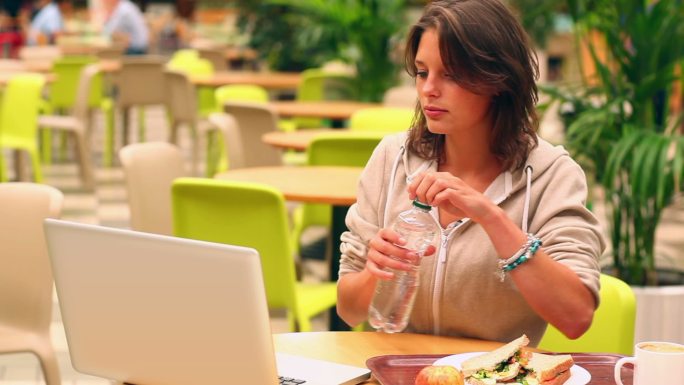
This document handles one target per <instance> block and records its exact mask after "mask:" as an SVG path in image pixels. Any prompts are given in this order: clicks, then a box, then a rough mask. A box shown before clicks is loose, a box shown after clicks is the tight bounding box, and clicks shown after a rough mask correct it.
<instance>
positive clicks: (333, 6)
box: [269, 0, 406, 101]
mask: <svg viewBox="0 0 684 385" xmlns="http://www.w3.org/2000/svg"><path fill="white" fill-rule="evenodd" d="M269 3H271V4H279V5H284V6H287V7H289V9H290V10H291V11H292V12H295V13H296V14H298V15H299V17H303V18H304V19H305V20H306V22H304V23H302V24H301V25H299V26H298V27H297V28H298V33H300V34H302V35H303V36H306V37H308V39H309V40H308V41H309V43H310V44H312V45H313V46H314V47H319V48H320V45H319V44H317V43H316V39H319V40H325V41H326V42H328V44H330V45H332V47H334V48H335V49H336V52H337V55H338V58H340V59H343V60H345V61H347V62H349V63H351V64H352V65H353V66H354V67H355V68H356V74H357V75H356V78H355V79H354V81H353V86H354V88H355V90H356V93H357V95H358V98H359V99H361V100H367V101H380V100H381V99H382V96H383V94H384V92H385V91H386V90H387V89H388V88H390V87H392V86H393V85H395V84H396V82H397V77H398V74H399V68H400V64H401V59H400V58H398V56H400V55H398V49H397V48H399V46H400V44H401V42H402V40H403V39H402V36H401V35H402V32H403V28H404V27H405V26H406V19H405V8H406V0H270V1H269Z"/></svg>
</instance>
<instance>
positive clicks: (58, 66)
mask: <svg viewBox="0 0 684 385" xmlns="http://www.w3.org/2000/svg"><path fill="white" fill-rule="evenodd" d="M97 60H98V59H97V57H95V56H66V57H63V58H60V59H58V60H56V61H55V62H54V64H53V66H52V72H53V73H54V74H55V77H56V78H55V81H54V82H52V83H50V84H49V91H50V92H49V97H48V101H47V104H46V106H45V107H46V108H45V113H46V114H55V113H58V114H60V115H68V114H69V113H70V112H71V110H72V109H73V108H74V105H75V103H76V91H77V89H78V84H79V82H80V79H81V75H82V72H83V69H84V68H85V66H87V65H89V64H93V63H96V62H97ZM112 106H113V102H112V100H111V99H109V98H106V97H105V96H104V89H103V83H102V76H101V75H100V74H98V75H97V76H95V77H94V78H93V79H92V80H91V84H90V93H89V95H88V109H89V110H93V109H100V110H102V111H103V112H104V113H105V114H106V116H107V120H106V121H107V124H113V113H114V112H113V109H112ZM111 129H112V128H110V127H108V128H107V130H111ZM42 140H43V147H42V155H43V162H44V163H45V164H49V162H50V160H51V157H52V156H51V152H52V148H51V146H50V144H51V139H50V131H47V130H46V131H43V133H42ZM63 148H64V147H63Z"/></svg>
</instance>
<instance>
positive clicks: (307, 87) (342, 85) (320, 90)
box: [281, 68, 354, 129]
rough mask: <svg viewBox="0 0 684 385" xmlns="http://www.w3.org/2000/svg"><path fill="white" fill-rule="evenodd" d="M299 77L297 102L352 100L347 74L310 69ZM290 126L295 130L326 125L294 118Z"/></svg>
mask: <svg viewBox="0 0 684 385" xmlns="http://www.w3.org/2000/svg"><path fill="white" fill-rule="evenodd" d="M301 77H302V80H301V82H300V83H299V87H297V96H296V99H297V100H298V101H316V100H347V99H351V100H353V99H354V92H353V90H352V88H351V82H350V75H349V74H346V73H338V72H330V71H325V70H323V69H320V68H310V69H307V70H304V71H302V74H301ZM292 124H293V125H294V128H296V129H300V128H319V127H324V126H326V125H327V123H326V122H325V121H323V120H322V119H317V118H294V119H292ZM281 126H282V127H287V126H288V124H287V123H283V124H281Z"/></svg>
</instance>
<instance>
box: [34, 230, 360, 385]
mask: <svg viewBox="0 0 684 385" xmlns="http://www.w3.org/2000/svg"><path fill="white" fill-rule="evenodd" d="M45 234H46V237H47V244H48V250H49V253H50V258H51V260H52V267H53V273H54V278H55V285H56V287H57V295H58V297H59V303H60V308H61V312H62V320H63V322H64V328H65V330H66V336H67V343H68V345H69V352H70V355H71V360H72V364H73V366H74V368H75V369H76V370H77V371H79V372H82V373H86V374H92V375H96V376H100V377H105V378H110V379H113V380H117V381H121V382H126V383H131V384H137V385H185V384H203V385H214V384H216V385H218V384H220V385H228V384H257V385H261V384H277V383H278V382H279V381H278V377H279V376H278V374H280V376H285V377H289V378H295V379H301V380H305V381H306V382H305V383H304V384H305V385H313V384H316V385H322V384H326V385H327V384H356V383H358V382H362V381H363V380H365V379H367V378H368V377H369V375H370V371H369V370H368V369H367V368H359V367H353V366H347V365H340V364H336V363H332V362H327V361H321V360H314V359H309V358H304V357H299V356H291V355H284V354H275V353H274V349H273V341H272V336H271V328H270V322H269V314H268V308H267V304H266V294H265V291H264V285H263V279H262V275H261V263H260V259H259V255H258V253H257V251H256V250H254V249H250V248H244V247H238V246H230V245H223V244H216V243H210V242H201V241H193V240H187V239H182V238H174V237H168V236H161V235H154V234H147V233H140V232H134V231H128V230H119V229H113V228H106V227H99V226H92V225H84V224H77V223H73V222H66V221H58V220H52V219H48V220H46V221H45ZM276 359H277V364H276ZM276 365H277V367H276Z"/></svg>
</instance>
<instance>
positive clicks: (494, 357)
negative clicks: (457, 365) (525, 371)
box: [461, 334, 530, 385]
mask: <svg viewBox="0 0 684 385" xmlns="http://www.w3.org/2000/svg"><path fill="white" fill-rule="evenodd" d="M528 343H530V340H529V339H528V338H527V336H526V335H524V334H523V335H522V336H520V337H519V338H517V339H515V340H513V341H511V342H509V343H507V344H506V345H504V346H502V347H500V348H498V349H495V350H492V351H491V352H489V353H485V354H482V355H479V356H476V357H472V358H470V359H467V360H465V361H463V362H462V363H461V371H462V372H463V375H464V376H465V378H466V381H468V382H469V383H470V384H472V385H495V384H499V383H505V382H510V381H509V380H514V379H515V378H516V377H517V376H518V374H519V373H520V369H521V368H522V367H523V366H524V364H526V363H527V360H528V356H529V353H528V352H527V351H525V350H524V349H523V348H524V347H525V346H527V344H528Z"/></svg>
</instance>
